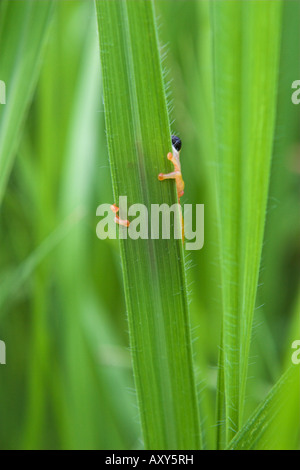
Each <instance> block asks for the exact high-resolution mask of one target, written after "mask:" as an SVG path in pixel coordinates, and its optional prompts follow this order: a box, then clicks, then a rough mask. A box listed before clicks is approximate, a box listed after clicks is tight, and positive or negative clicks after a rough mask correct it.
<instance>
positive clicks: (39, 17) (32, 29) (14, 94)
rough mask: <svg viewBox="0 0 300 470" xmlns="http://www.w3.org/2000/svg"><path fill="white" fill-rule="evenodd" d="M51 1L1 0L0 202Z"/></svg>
mask: <svg viewBox="0 0 300 470" xmlns="http://www.w3.org/2000/svg"><path fill="white" fill-rule="evenodd" d="M52 7H53V2H52V1H51V0H46V1H43V2H37V1H32V0H29V1H27V2H16V1H6V0H3V1H1V3H0V48H1V51H9V52H7V53H1V56H0V79H1V80H3V81H4V82H5V85H6V104H5V105H1V107H0V203H1V200H2V198H3V194H4V191H5V187H6V183H7V180H8V178H9V175H10V171H11V168H12V166H13V160H14V156H15V152H16V150H17V145H18V142H19V138H20V131H21V128H22V124H23V122H24V117H25V114H26V111H27V109H28V105H29V103H30V100H31V98H32V95H33V91H34V87H35V84H36V81H37V77H38V73H39V69H40V64H41V57H42V53H43V49H44V44H45V40H46V38H47V32H48V29H49V28H48V26H49V22H50V19H51V12H52Z"/></svg>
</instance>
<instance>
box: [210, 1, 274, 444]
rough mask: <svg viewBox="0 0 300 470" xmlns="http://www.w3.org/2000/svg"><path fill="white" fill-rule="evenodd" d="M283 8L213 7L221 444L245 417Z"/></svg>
mask: <svg viewBox="0 0 300 470" xmlns="http://www.w3.org/2000/svg"><path fill="white" fill-rule="evenodd" d="M281 8H282V3H281V2H280V1H269V2H259V1H252V2H236V1H228V2H218V1H216V2H213V4H212V21H213V37H214V74H215V77H214V83H215V113H216V114H215V115H216V131H217V145H218V150H217V163H218V165H217V172H216V173H217V175H216V176H217V193H218V201H219V226H220V235H221V270H222V292H223V347H224V383H225V400H226V435H227V442H229V441H230V439H232V438H233V436H234V435H235V433H236V432H237V430H238V429H239V427H240V426H241V423H242V417H243V407H244V399H245V387H246V380H247V371H248V358H249V348H250V341H251V331H252V321H253V312H254V308H255V299H256V291H257V285H258V274H259V267H260V262H261V252H262V245H263V233H264V224H265V217H266V203H267V195H268V187H269V175H270V163H271V156H272V146H273V139H274V126H275V117H276V91H277V82H278V62H279V51H280V38H281ZM220 84H221V85H220Z"/></svg>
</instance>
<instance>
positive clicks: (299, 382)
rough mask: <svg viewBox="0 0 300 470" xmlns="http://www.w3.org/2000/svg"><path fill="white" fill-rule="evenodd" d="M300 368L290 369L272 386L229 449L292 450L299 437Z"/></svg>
mask: <svg viewBox="0 0 300 470" xmlns="http://www.w3.org/2000/svg"><path fill="white" fill-rule="evenodd" d="M299 397H300V369H299V366H292V367H290V369H288V370H287V372H286V373H285V374H284V375H283V376H282V377H281V378H280V380H279V381H278V382H277V383H276V385H274V387H273V388H272V390H271V391H270V393H269V394H268V396H267V397H266V399H265V400H264V401H263V403H262V404H261V405H260V406H259V407H258V409H257V410H256V411H255V413H254V414H253V416H252V417H251V418H250V419H249V420H248V421H247V423H246V424H245V425H244V426H243V428H242V429H241V430H240V431H239V432H238V433H237V434H236V436H235V437H234V438H233V440H232V441H231V442H230V444H229V446H228V450H286V449H295V447H296V446H297V444H298V443H297V439H298V438H299V421H300V406H299V405H300V398H299Z"/></svg>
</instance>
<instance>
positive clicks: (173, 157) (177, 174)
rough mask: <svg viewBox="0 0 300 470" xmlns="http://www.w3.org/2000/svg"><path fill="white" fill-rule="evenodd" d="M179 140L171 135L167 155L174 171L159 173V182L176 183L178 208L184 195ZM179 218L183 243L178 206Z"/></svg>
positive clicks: (182, 225) (182, 229)
mask: <svg viewBox="0 0 300 470" xmlns="http://www.w3.org/2000/svg"><path fill="white" fill-rule="evenodd" d="M181 145H182V144H181V140H180V139H179V137H177V136H176V135H172V150H173V153H171V152H169V153H168V155H167V158H168V160H170V161H171V162H172V163H173V165H174V171H172V172H171V173H166V174H164V173H159V175H158V179H159V181H163V180H168V179H174V180H175V182H176V189H177V197H178V204H179V206H180V198H181V196H183V195H184V181H183V179H182V174H181V164H180V150H181ZM180 218H181V232H182V243H183V242H184V224H183V217H182V211H181V206H180Z"/></svg>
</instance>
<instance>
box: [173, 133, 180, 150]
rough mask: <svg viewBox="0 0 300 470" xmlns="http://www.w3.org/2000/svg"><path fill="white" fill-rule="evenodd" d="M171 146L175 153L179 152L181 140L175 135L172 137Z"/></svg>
mask: <svg viewBox="0 0 300 470" xmlns="http://www.w3.org/2000/svg"><path fill="white" fill-rule="evenodd" d="M172 146H173V147H174V148H175V150H177V152H180V150H181V140H180V139H179V137H177V136H176V135H172Z"/></svg>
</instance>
